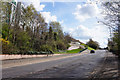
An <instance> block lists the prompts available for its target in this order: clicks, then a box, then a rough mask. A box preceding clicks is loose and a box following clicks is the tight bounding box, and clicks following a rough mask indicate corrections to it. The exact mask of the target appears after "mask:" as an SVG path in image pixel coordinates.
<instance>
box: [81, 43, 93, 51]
mask: <svg viewBox="0 0 120 80" xmlns="http://www.w3.org/2000/svg"><path fill="white" fill-rule="evenodd" d="M81 45H83V46H85V47H87V48H88V50H95V49H93V48H91V47H89V46H88V45H86V44H81Z"/></svg>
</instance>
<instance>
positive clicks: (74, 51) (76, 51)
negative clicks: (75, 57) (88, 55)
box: [67, 49, 82, 53]
mask: <svg viewBox="0 0 120 80" xmlns="http://www.w3.org/2000/svg"><path fill="white" fill-rule="evenodd" d="M81 50H82V49H73V50H68V51H67V53H79V52H80V51H81Z"/></svg>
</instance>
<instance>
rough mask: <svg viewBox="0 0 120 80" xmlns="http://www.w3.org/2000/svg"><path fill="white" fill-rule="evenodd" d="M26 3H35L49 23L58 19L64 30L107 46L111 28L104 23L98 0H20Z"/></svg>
mask: <svg viewBox="0 0 120 80" xmlns="http://www.w3.org/2000/svg"><path fill="white" fill-rule="evenodd" d="M19 1H21V2H23V3H24V4H25V6H27V5H29V4H30V3H31V4H33V5H34V7H35V8H36V10H37V11H38V12H39V13H41V14H42V16H43V17H44V18H45V21H46V22H47V23H49V22H51V21H58V22H60V23H61V26H62V29H63V31H64V32H67V33H69V34H70V35H71V36H72V37H73V38H75V39H78V40H80V41H81V42H83V43H86V42H87V41H89V39H90V38H92V39H93V40H94V41H97V42H99V45H100V47H107V41H108V38H109V29H108V27H107V26H105V25H103V24H102V23H98V21H99V20H102V19H103V15H102V14H101V12H102V9H101V7H100V5H98V4H96V1H97V0H92V1H90V0H76V1H75V0H54V1H53V0H46V1H40V0H35V1H32V0H27V2H25V1H24V0H19Z"/></svg>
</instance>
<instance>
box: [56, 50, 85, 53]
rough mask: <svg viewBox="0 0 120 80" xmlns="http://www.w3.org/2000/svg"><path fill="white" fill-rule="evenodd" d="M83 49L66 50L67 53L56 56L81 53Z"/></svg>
mask: <svg viewBox="0 0 120 80" xmlns="http://www.w3.org/2000/svg"><path fill="white" fill-rule="evenodd" d="M82 50H83V49H73V50H66V51H61V52H55V54H69V53H70V54H71V53H79V52H80V51H82Z"/></svg>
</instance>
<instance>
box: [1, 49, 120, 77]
mask: <svg viewBox="0 0 120 80" xmlns="http://www.w3.org/2000/svg"><path fill="white" fill-rule="evenodd" d="M110 55H111V56H112V54H109V52H106V51H105V50H97V51H96V53H93V54H90V53H89V51H88V50H86V51H84V52H82V53H81V54H78V53H76V54H69V55H65V54H64V55H61V56H53V57H45V58H40V59H38V58H37V59H32V60H33V62H32V60H31V64H26V65H21V63H19V64H18V62H17V63H16V64H17V65H19V66H9V65H10V64H12V63H11V62H10V61H6V64H7V63H9V65H7V66H9V67H7V68H3V69H2V77H3V78H94V77H95V74H97V73H98V72H100V71H101V69H102V68H103V66H104V67H106V69H107V66H105V64H106V63H107V62H106V63H105V60H106V59H107V57H108V56H110ZM26 60H27V59H26ZM26 60H24V59H23V61H22V63H24V64H25V61H26ZM34 61H38V62H37V63H35V62H34ZM107 61H108V60H107ZM14 62H15V61H14ZM113 62H114V61H113ZM3 63H4V64H3V66H4V65H6V64H5V62H3ZM115 64H116V65H115ZM115 64H114V67H116V69H117V63H115ZM108 65H109V64H108ZM111 67H113V66H111ZM116 73H117V72H116ZM106 74H107V73H106ZM93 75H94V77H93ZM91 76H92V77H91ZM117 76H118V75H116V76H114V77H117Z"/></svg>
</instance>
